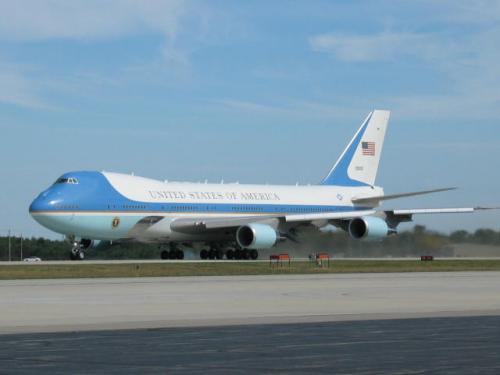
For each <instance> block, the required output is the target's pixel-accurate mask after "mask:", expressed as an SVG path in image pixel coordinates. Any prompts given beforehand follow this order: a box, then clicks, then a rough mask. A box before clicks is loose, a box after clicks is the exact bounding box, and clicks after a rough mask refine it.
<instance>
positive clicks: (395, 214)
mask: <svg viewBox="0 0 500 375" xmlns="http://www.w3.org/2000/svg"><path fill="white" fill-rule="evenodd" d="M499 208H500V207H456V208H415V209H402V210H388V211H384V214H385V216H386V218H387V221H388V223H389V224H391V226H394V227H395V226H397V225H398V224H399V223H402V222H407V221H412V220H413V215H422V214H423V215H426V214H469V213H473V212H476V211H485V210H498V209H499Z"/></svg>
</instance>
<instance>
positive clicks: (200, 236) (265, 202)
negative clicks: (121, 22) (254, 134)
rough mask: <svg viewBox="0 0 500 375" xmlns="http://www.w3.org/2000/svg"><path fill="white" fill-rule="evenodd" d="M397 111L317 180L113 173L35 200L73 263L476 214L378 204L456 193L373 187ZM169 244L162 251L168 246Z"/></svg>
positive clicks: (253, 244)
mask: <svg viewBox="0 0 500 375" xmlns="http://www.w3.org/2000/svg"><path fill="white" fill-rule="evenodd" d="M389 115H390V112H389V111H383V110H375V111H373V112H371V113H370V114H369V115H368V116H367V117H366V119H365V121H364V122H363V124H362V125H361V127H360V128H359V130H358V131H357V132H356V134H355V135H354V138H353V139H352V140H351V142H350V143H349V144H348V146H347V148H346V149H345V150H344V152H343V153H342V155H341V156H340V158H339V159H338V161H337V162H336V163H335V165H334V166H333V168H332V169H331V170H330V172H329V173H328V175H327V176H326V177H325V178H324V179H323V181H321V182H320V183H319V184H318V185H308V186H281V185H244V184H207V183H183V182H182V183H181V182H163V181H158V180H153V179H149V178H143V177H138V176H133V175H127V174H119V173H109V172H94V171H82V172H70V173H66V174H64V175H62V176H61V177H60V178H58V179H57V180H56V182H55V183H54V184H53V185H52V186H50V187H49V188H48V189H47V190H45V191H43V192H42V193H41V194H40V195H39V196H38V197H37V198H36V199H35V200H34V201H33V203H32V204H31V206H30V208H29V211H30V214H31V215H32V217H33V218H34V219H35V220H36V221H37V222H39V223H40V224H41V225H43V226H44V227H46V228H48V229H50V230H53V231H55V232H58V233H62V234H64V235H66V236H68V238H74V239H75V241H74V244H73V248H72V250H71V259H73V260H78V259H83V258H84V251H85V250H86V249H89V248H93V247H106V246H107V245H109V244H113V243H123V242H129V241H139V242H145V243H158V244H160V246H163V251H161V258H163V259H182V258H184V250H183V249H186V248H193V249H196V250H201V251H200V257H201V258H202V259H223V258H224V257H225V258H227V259H257V258H258V256H259V254H258V251H259V250H261V249H269V248H272V247H273V246H275V245H276V244H278V243H279V242H281V241H297V240H298V238H300V234H301V232H302V233H303V231H304V230H307V229H311V228H312V229H321V228H322V227H325V226H327V225H333V226H335V227H338V228H341V229H343V230H344V231H346V232H347V233H348V234H349V235H350V236H351V237H352V238H354V239H359V240H375V241H376V240H381V239H383V238H384V237H386V236H388V235H391V234H394V233H396V232H397V227H398V225H399V224H400V223H402V222H408V221H411V220H412V217H413V215H415V214H438V213H468V212H474V211H476V210H481V209H486V208H481V207H475V208H443V209H440V208H431V209H413V210H412V209H409V210H408V209H405V210H377V209H376V207H378V206H379V205H380V204H381V203H382V202H383V201H386V200H389V199H396V198H403V197H410V196H416V195H422V194H429V193H435V192H440V191H446V190H451V189H453V188H446V189H436V190H427V191H418V192H410V193H402V194H395V195H385V194H384V191H383V189H382V188H381V187H378V186H375V178H376V176H377V170H378V165H379V161H380V156H381V153H382V148H383V145H384V138H385V134H386V130H387V125H388V121H389ZM160 248H162V247H160Z"/></svg>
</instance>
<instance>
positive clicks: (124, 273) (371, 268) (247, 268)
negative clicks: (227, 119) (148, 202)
mask: <svg viewBox="0 0 500 375" xmlns="http://www.w3.org/2000/svg"><path fill="white" fill-rule="evenodd" d="M448 271H500V260H435V261H433V262H421V261H419V260H402V261H384V260H359V261H357V260H335V261H331V262H330V267H323V268H321V267H318V266H316V265H315V264H313V263H309V262H302V261H301V262H299V261H297V262H292V264H291V266H290V267H289V266H288V265H283V266H281V267H276V266H274V267H270V266H269V263H267V262H235V263H230V262H220V263H217V262H207V263H141V262H140V261H138V262H134V263H110V264H85V262H78V263H69V264H43V263H42V264H20V265H0V279H3V280H8V279H48V278H51V279H52V278H95V277H156V276H225V275H273V274H323V273H366V272H448Z"/></svg>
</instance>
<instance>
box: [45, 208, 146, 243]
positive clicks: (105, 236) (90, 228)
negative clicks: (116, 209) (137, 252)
mask: <svg viewBox="0 0 500 375" xmlns="http://www.w3.org/2000/svg"><path fill="white" fill-rule="evenodd" d="M142 218H143V216H119V215H109V214H96V215H73V214H68V215H51V214H44V215H36V216H35V219H36V220H37V221H38V222H39V223H40V224H42V225H43V226H45V227H46V228H48V229H51V230H53V231H54V232H58V233H61V234H65V235H74V236H76V237H81V238H91V239H99V240H117V239H120V238H126V237H127V234H128V232H129V231H130V230H131V229H132V228H133V227H134V225H136V224H137V222H138V221H139V220H141V219H142ZM116 219H118V221H117V220H116ZM113 220H114V224H115V225H113Z"/></svg>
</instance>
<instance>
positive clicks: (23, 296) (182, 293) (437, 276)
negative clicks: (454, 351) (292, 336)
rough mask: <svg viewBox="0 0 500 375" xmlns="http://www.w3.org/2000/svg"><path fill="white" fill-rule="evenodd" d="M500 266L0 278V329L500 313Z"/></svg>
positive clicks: (178, 325)
mask: <svg viewBox="0 0 500 375" xmlns="http://www.w3.org/2000/svg"><path fill="white" fill-rule="evenodd" d="M499 291H500V272H450V273H437V272H435V273H391V274H325V275H274V276H226V277H168V278H130V279H60V280H15V281H0V306H1V307H2V313H1V314H0V333H19V332H60V331H75V330H103V329H107V330H114V329H130V328H162V327H190V326H226V325H239V324H263V323H281V324H283V323H300V322H331V321H342V320H370V319H397V318H416V317H441V316H477V315H500V293H499Z"/></svg>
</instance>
